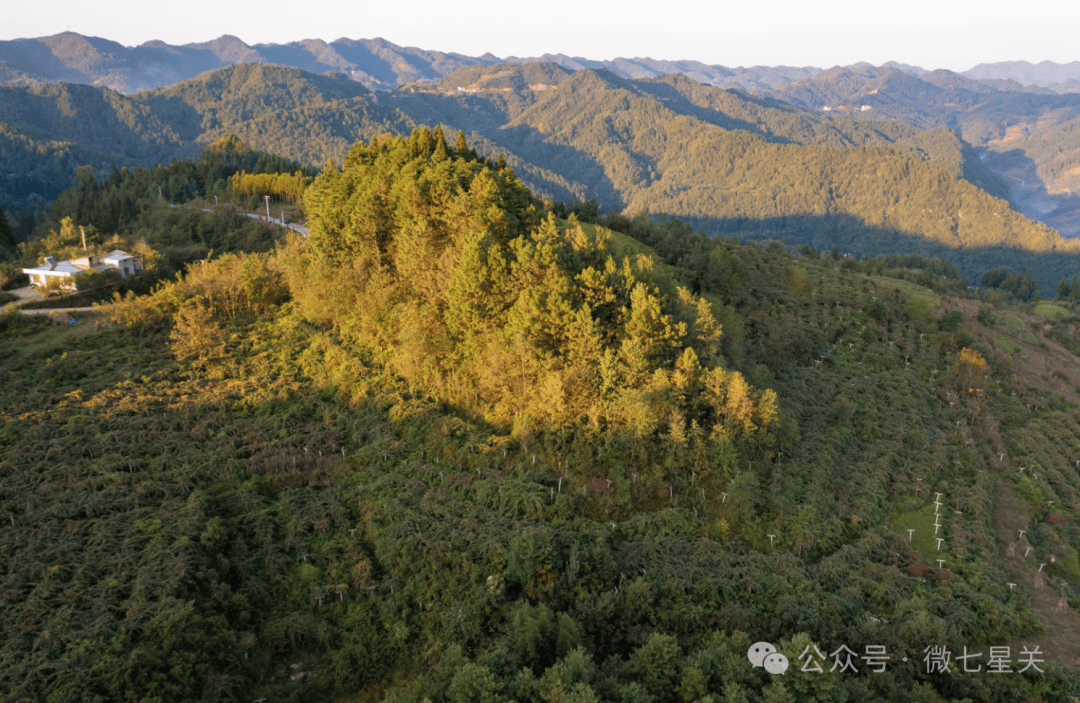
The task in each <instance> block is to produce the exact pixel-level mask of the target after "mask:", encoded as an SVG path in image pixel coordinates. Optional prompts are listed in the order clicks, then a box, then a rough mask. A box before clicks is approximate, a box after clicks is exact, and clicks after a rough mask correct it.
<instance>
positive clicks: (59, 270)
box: [23, 261, 83, 276]
mask: <svg viewBox="0 0 1080 703" xmlns="http://www.w3.org/2000/svg"><path fill="white" fill-rule="evenodd" d="M82 272H83V269H81V268H79V267H78V266H75V265H74V264H72V263H71V262H70V261H58V262H56V263H54V264H42V265H41V266H36V267H34V268H32V269H23V273H29V274H35V273H43V274H45V275H46V276H74V275H76V274H79V273H82Z"/></svg>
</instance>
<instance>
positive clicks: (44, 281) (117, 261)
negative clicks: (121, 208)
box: [23, 249, 143, 290]
mask: <svg viewBox="0 0 1080 703" xmlns="http://www.w3.org/2000/svg"><path fill="white" fill-rule="evenodd" d="M142 267H143V266H142V259H140V258H139V257H137V256H132V255H131V254H129V253H127V252H126V251H120V250H119V249H114V250H113V251H110V252H109V253H108V254H106V255H105V256H97V255H96V254H89V255H87V256H84V257H82V258H79V259H70V260H68V261H60V262H57V261H54V260H53V257H51V256H46V257H45V263H44V264H42V265H41V266H37V267H35V268H32V269H23V273H25V274H27V275H28V276H30V284H31V285H34V286H46V285H48V283H49V281H50V280H57V281H58V283H57V284H56V285H58V286H59V287H60V288H66V289H68V290H74V288H75V276H78V275H79V274H81V273H85V272H86V271H90V270H94V271H118V272H119V273H120V275H121V276H128V275H132V274H135V273H137V272H138V271H142Z"/></svg>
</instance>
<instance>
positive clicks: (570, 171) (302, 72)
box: [0, 33, 1080, 290]
mask: <svg viewBox="0 0 1080 703" xmlns="http://www.w3.org/2000/svg"><path fill="white" fill-rule="evenodd" d="M13 47H14V48H13ZM35 47H36V48H35ZM320 47H321V48H320ZM16 50H18V51H16ZM19 51H21V52H22V53H21V54H18V52H19ZM34 51H38V52H39V54H41V56H39V57H38V58H37V59H34V60H33V61H31V59H32V58H33V56H32V54H33V52H34ZM5 52H6V53H5ZM80 52H81V53H80ZM16 54H18V57H21V58H18V57H16V58H12V57H13V56H15V55H16ZM45 54H47V55H48V56H52V57H53V59H52V63H49V61H47V60H45V58H42V56H44V55H45ZM78 56H81V57H82V58H78ZM58 57H63V58H62V59H61V58H58ZM154 57H157V58H154ZM162 57H165V58H162ZM304 57H307V58H304ZM0 58H2V60H4V61H5V62H6V63H5V65H6V66H7V67H8V68H7V75H8V77H9V79H13V78H12V77H13V76H14V79H18V76H17V75H16V73H18V71H22V73H21V74H20V75H21V76H22V79H19V80H24V82H34V81H35V80H38V81H39V82H40V80H39V79H34V80H30V77H31V72H30V68H33V67H34V66H37V67H42V66H51V67H52V68H50V69H49V70H51V71H52V73H51V74H49V75H51V76H53V78H55V79H64V81H65V82H61V83H53V84H48V85H36V86H29V85H28V86H8V87H3V88H0V201H2V202H3V203H6V205H5V207H6V208H8V209H11V208H14V209H21V210H29V209H32V208H34V207H41V206H44V205H46V204H47V203H48V202H49V201H50V200H51V199H52V198H53V197H55V196H56V195H57V194H58V193H59V192H60V191H61V190H63V189H64V188H66V187H68V186H69V185H70V184H71V182H72V178H73V176H74V173H75V169H76V167H77V166H81V165H89V166H91V167H92V168H93V169H94V171H95V172H96V173H97V174H98V175H99V176H101V177H104V176H105V175H107V174H108V173H109V171H110V170H111V169H113V168H115V167H124V166H126V167H135V166H138V165H151V164H153V163H161V162H168V161H169V160H170V159H173V158H180V159H183V158H188V157H191V156H194V155H196V154H197V153H198V152H199V151H201V149H202V148H203V147H204V146H205V145H206V144H208V143H210V142H212V141H214V140H216V139H218V138H220V137H222V136H224V135H226V134H235V135H237V136H238V137H239V138H240V139H241V140H242V141H243V142H244V143H245V144H248V145H249V146H251V147H253V148H256V149H260V150H263V151H267V152H270V153H275V154H279V155H281V156H284V157H287V158H290V159H293V160H296V161H299V162H301V163H307V164H311V165H315V166H322V165H325V164H326V163H327V162H328V161H330V160H334V161H335V162H336V163H338V164H340V163H341V160H342V158H343V157H344V155H345V153H346V152H347V151H348V149H349V148H350V146H351V145H352V144H354V143H355V142H357V141H360V140H365V141H366V140H370V139H371V138H372V137H374V136H376V135H379V134H384V133H394V134H402V133H407V132H408V131H410V130H412V129H414V128H415V127H417V126H420V125H428V126H432V127H433V126H436V125H441V126H443V128H444V131H445V132H446V133H447V134H453V133H454V132H456V131H457V130H462V131H464V132H465V134H466V136H467V138H468V141H469V144H471V145H472V146H473V147H474V148H476V149H477V151H478V152H479V153H481V154H482V155H485V156H489V157H491V158H492V159H494V158H495V157H496V156H498V155H500V154H501V155H503V157H504V159H505V161H506V163H507V164H508V165H509V166H511V167H512V168H514V169H515V170H516V171H517V172H518V174H519V176H520V177H521V179H522V181H523V182H524V183H525V184H526V185H528V186H529V187H530V188H531V189H532V190H533V192H534V193H536V194H538V195H539V196H541V197H549V198H555V199H559V200H587V199H593V200H595V201H597V204H598V205H599V206H600V207H601V208H603V209H613V210H618V211H622V212H624V213H626V214H627V215H634V214H641V213H646V212H647V213H651V214H656V215H663V216H674V217H679V218H683V219H686V220H688V221H690V222H691V223H693V224H694V225H695V226H699V227H702V228H703V229H704V230H705V231H707V232H710V233H714V234H736V235H738V236H740V237H743V238H774V239H780V240H781V241H784V242H785V243H787V244H789V245H796V246H798V245H802V244H807V245H810V246H811V247H813V248H816V249H819V250H820V249H829V248H833V247H835V248H837V249H839V250H840V251H841V252H850V253H854V254H860V255H873V254H877V253H889V252H918V253H922V254H924V255H928V256H933V255H941V256H947V257H948V258H950V259H951V260H953V261H955V262H956V263H957V265H958V266H960V268H961V270H962V271H963V272H964V273H965V274H966V275H968V277H969V280H977V279H978V277H979V275H980V274H981V272H982V271H985V270H987V269H988V268H992V267H994V266H1000V265H1009V266H1012V267H1014V268H1016V269H1017V270H1023V269H1024V268H1026V267H1029V266H1030V267H1033V269H1034V273H1033V275H1034V276H1035V278H1036V280H1037V281H1038V282H1039V283H1040V285H1041V286H1042V287H1043V289H1044V290H1046V289H1047V288H1048V287H1052V286H1053V285H1054V284H1055V283H1056V282H1057V281H1058V280H1060V279H1061V278H1062V277H1066V278H1071V276H1072V275H1074V271H1075V268H1076V266H1075V264H1074V263H1073V262H1072V260H1071V258H1066V259H1060V257H1058V258H1054V257H1055V256H1056V254H1060V253H1065V252H1071V251H1072V249H1073V248H1074V246H1075V244H1074V243H1073V242H1071V241H1070V240H1069V239H1068V237H1075V236H1077V235H1080V199H1078V198H1076V197H1075V196H1074V195H1073V194H1072V191H1073V190H1075V189H1076V188H1080V94H1059V93H1057V92H1054V91H1053V90H1050V89H1048V88H1046V87H1038V86H1035V87H1032V86H1022V85H1020V84H1019V83H1018V82H1016V81H1015V80H1013V79H1010V78H1005V77H1003V76H1004V75H1005V73H1001V74H999V75H998V76H997V77H995V78H986V79H983V80H976V79H973V78H969V77H965V76H963V75H960V74H956V73H953V72H950V71H923V70H922V69H918V68H915V67H911V66H901V65H890V66H883V67H874V66H870V65H868V64H863V65H858V66H854V67H851V68H840V67H838V68H834V69H830V70H828V71H818V70H817V69H790V70H789V69H739V71H742V73H740V74H739V75H741V76H742V77H743V78H746V80H747V81H749V80H750V79H749V78H747V77H748V76H750V75H751V73H752V74H753V75H754V76H756V78H754V79H753V80H754V81H756V83H755V85H757V86H758V87H757V88H756V89H755V90H754V91H753V92H748V91H746V90H743V89H740V88H730V87H728V88H722V87H718V86H716V85H712V83H717V82H722V79H724V80H726V79H725V78H724V75H721V74H722V71H721V70H720V68H721V67H709V66H705V65H704V64H700V65H699V64H691V63H687V62H674V63H673V62H656V61H652V60H651V59H650V60H645V59H642V60H634V61H622V62H621V63H620V62H619V61H616V62H612V65H611V67H610V68H609V67H607V66H606V65H600V64H595V65H593V64H590V63H589V62H585V61H584V60H579V59H570V58H568V57H549V58H552V59H554V60H552V61H546V62H540V61H529V60H525V59H513V60H508V61H505V62H498V59H497V58H496V57H494V56H490V55H486V56H484V57H481V58H479V59H473V58H470V57H466V56H461V55H455V54H442V53H437V52H422V51H420V50H416V49H401V48H400V47H395V46H394V45H392V44H389V43H388V42H384V41H382V40H372V41H366V40H365V41H359V42H351V41H349V40H341V41H338V42H334V43H332V44H326V43H322V42H304V43H302V44H290V45H277V46H258V47H249V46H247V45H246V44H243V42H240V41H239V40H238V39H235V38H233V37H223V38H221V39H219V40H216V41H215V42H210V43H208V44H202V45H189V46H186V47H169V46H167V45H164V44H160V43H159V44H148V45H144V46H143V47H138V48H136V49H130V50H129V49H126V48H125V47H122V46H120V45H119V44H116V43H114V42H108V41H106V40H97V39H87V38H84V37H80V36H79V35H75V34H70V33H69V34H64V35H57V37H50V38H46V39H42V40H20V41H17V42H8V43H6V44H4V45H3V46H2V47H0ZM16 59H18V60H16ZM166 59H167V60H166ZM301 59H303V60H302V61H301ZM19 61H22V63H19ZM162 62H164V63H162ZM170 62H171V63H170ZM290 62H291V63H294V64H295V63H301V64H303V65H304V66H305V67H306V68H303V69H301V68H296V67H289V66H284V65H281V64H283V63H290ZM350 62H351V63H350ZM226 63H235V65H227V66H225V67H224V68H216V69H214V70H204V72H202V73H200V74H199V75H198V76H197V77H195V78H189V79H187V80H182V81H180V82H178V83H175V84H173V85H169V86H166V87H158V88H154V89H151V90H143V91H140V92H137V93H134V94H130V95H125V94H124V93H122V92H117V90H115V89H114V88H110V87H106V86H104V85H99V86H89V85H84V84H80V81H86V80H90V79H91V78H93V76H98V77H97V78H94V80H97V81H98V82H102V83H104V82H108V81H110V80H115V81H120V79H121V78H122V77H123V76H127V75H135V74H133V73H131V71H142V73H140V74H139V75H142V76H143V78H142V79H140V80H144V81H145V82H152V81H151V78H153V77H154V76H156V78H154V80H160V81H161V82H168V81H169V80H172V77H176V76H182V75H184V72H185V71H189V70H195V69H196V68H202V69H206V68H213V67H214V66H215V65H217V64H226ZM166 64H168V65H169V66H172V68H170V69H169V71H171V73H169V72H168V71H166V70H165V69H164V68H162V66H165V65H166ZM13 66H14V67H16V68H12V67H13ZM19 66H21V67H22V68H18V67H19ZM356 67H363V68H362V69H361V68H356ZM1013 68H1016V67H1015V66H1014V67H1013ZM1020 68H1024V67H1022V66H1021V67H1020ZM1044 68H1045V67H1044ZM24 69H25V70H24ZM34 70H36V71H37V72H38V73H37V75H44V71H45V69H44V68H37V69H34ZM724 70H725V71H727V69H724ZM979 70H981V71H983V72H984V73H985V71H986V70H987V69H986V67H979ZM1017 70H1019V69H1017ZM1025 70H1027V69H1025ZM1062 70H1071V69H1069V67H1064V68H1063V69H1062ZM648 72H652V73H651V74H648ZM661 73H662V74H663V75H658V74H661ZM728 73H731V71H729V72H728ZM1006 73H1007V72H1006ZM320 74H322V75H320ZM633 74H648V75H644V76H640V75H639V76H637V77H634V75H633ZM725 75H727V74H725ZM732 75H734V74H732ZM1029 75H1030V76H1042V77H1044V78H1045V76H1053V75H1056V76H1060V75H1062V74H1061V73H1060V72H1058V73H1056V74H1054V73H1051V72H1049V71H1048V70H1042V69H1040V71H1030V70H1029ZM108 76H112V78H108ZM727 77H728V78H730V75H728V76H727ZM41 80H43V79H41ZM125 80H126V79H125ZM740 80H742V79H740ZM404 81H410V82H407V83H405V84H404V85H401V86H400V87H395V86H397V85H398V83H401V82H404ZM365 83H366V84H367V86H371V87H374V88H380V89H379V90H374V91H373V90H371V89H369V87H367V86H366V85H365ZM762 86H764V87H762ZM115 87H130V85H129V84H128V83H123V85H121V84H120V83H115ZM387 87H390V88H394V89H393V90H382V89H381V88H387ZM1006 200H1008V201H1009V202H1005V201H1006ZM1039 223H1042V224H1039ZM1045 225H1049V227H1047V226H1045ZM1051 228H1054V229H1056V230H1058V231H1056V232H1055V231H1054V229H1051ZM1059 233H1060V234H1063V235H1065V237H1066V238H1065V239H1063V238H1062V237H1061V236H1059ZM994 248H996V249H994ZM1047 256H1049V257H1050V259H1052V260H1053V261H1052V263H1047V261H1048V259H1047V258H1046V257H1047ZM1033 257H1034V258H1033Z"/></svg>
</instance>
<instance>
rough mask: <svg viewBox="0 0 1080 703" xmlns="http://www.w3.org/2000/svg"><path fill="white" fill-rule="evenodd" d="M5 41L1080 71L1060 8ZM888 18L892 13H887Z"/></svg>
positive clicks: (684, 0) (19, 0)
mask: <svg viewBox="0 0 1080 703" xmlns="http://www.w3.org/2000/svg"><path fill="white" fill-rule="evenodd" d="M12 5H13V6H9V7H6V8H5V11H4V19H3V20H2V21H0V39H3V40H8V39H15V38H21V37H22V38H25V37H39V36H47V35H51V34H57V33H60V32H64V31H68V30H70V31H73V32H78V33H79V34H83V35H87V36H99V37H104V38H106V39H112V40H114V41H117V42H119V43H121V44H124V45H126V46H136V45H138V44H142V43H144V42H146V41H150V40H152V39H160V40H162V41H165V42H167V43H169V44H187V43H193V42H204V41H209V40H212V39H215V38H217V37H219V36H221V35H222V34H232V35H235V36H237V37H239V38H240V39H241V40H243V41H244V42H246V43H247V44H252V45H253V44H259V43H286V42H290V41H299V40H302V39H323V40H325V41H333V40H334V39H338V38H341V37H348V38H351V39H371V38H375V37H383V38H384V39H387V40H388V41H391V42H393V43H395V44H398V45H401V46H417V47H420V48H422V49H429V50H438V51H445V52H457V53H461V54H466V55H469V56H480V55H482V54H484V53H486V52H491V53H493V54H495V55H496V56H499V57H509V56H536V55H539V54H543V53H552V54H556V53H564V54H568V55H570V56H582V57H585V58H588V59H594V60H605V59H613V58H616V57H620V56H622V57H627V58H633V57H641V56H648V57H651V58H654V59H668V60H682V59H690V60H697V61H701V62H704V63H708V64H721V65H724V66H753V65H769V66H777V65H787V66H818V67H821V68H829V67H831V66H835V65H850V64H853V63H857V62H860V61H867V62H869V63H872V64H874V65H880V64H882V63H885V62H886V61H898V62H900V63H906V64H912V65H916V66H921V67H923V68H926V69H934V68H948V69H951V70H954V71H964V70H967V69H969V68H971V67H973V66H975V65H976V64H979V63H990V62H996V61H1018V60H1024V61H1030V62H1032V63H1039V62H1040V61H1044V60H1050V61H1055V62H1057V63H1069V62H1072V61H1077V60H1080V43H1078V42H1077V41H1076V37H1077V36H1080V9H1078V8H1080V5H1074V6H1073V7H1072V8H1070V9H1065V8H1066V7H1068V6H1069V5H1073V4H1072V3H1060V2H1057V1H1055V0H1031V1H1030V2H1028V3H1018V2H1015V0H1010V1H1009V2H1004V1H1002V0H987V1H986V2H981V3H973V2H955V1H953V0H906V1H905V2H896V3H887V4H886V3H875V2H867V1H866V0H829V1H828V2H826V3H824V4H818V3H808V2H793V1H792V0H754V1H751V2H746V1H745V0H743V1H742V2H738V3H728V2H715V1H712V2H710V1H706V0H670V1H668V2H664V3H660V2H657V1H656V0H650V1H649V2H645V1H644V0H626V1H625V2H622V3H620V4H617V5H616V4H613V3H609V2H605V3H602V4H601V3H596V2H588V1H584V2H583V1H581V0H549V1H548V2H544V3H510V2H506V1H505V0H500V1H499V2H496V1H495V0H467V1H465V2H445V1H443V2H431V1H430V0H415V1H413V2H399V3H383V2H380V3H357V4H355V5H353V4H351V3H342V2H340V1H339V0H304V1H302V2H300V3H296V2H288V3H286V2H281V1H280V0H266V1H265V2H260V3H247V2H221V1H220V0H213V1H211V0H186V1H185V2H159V3H147V2H145V1H136V0H103V1H102V2H98V3H86V2H74V0H61V1H59V2H52V3H37V2H29V1H28V0H15V2H14V3H12ZM886 5H888V6H886Z"/></svg>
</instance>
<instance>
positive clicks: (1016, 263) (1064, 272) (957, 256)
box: [650, 212, 1080, 298]
mask: <svg viewBox="0 0 1080 703" xmlns="http://www.w3.org/2000/svg"><path fill="white" fill-rule="evenodd" d="M650 214H651V215H654V216H660V217H677V218H679V219H680V220H683V221H684V222H686V223H688V224H690V225H691V226H692V227H694V228H700V229H702V230H703V231H704V232H705V233H706V234H708V235H712V236H720V237H732V236H734V237H738V238H739V239H740V240H741V241H743V242H759V243H764V242H770V241H778V242H780V243H782V244H784V245H785V246H787V247H789V248H798V247H801V246H803V245H808V246H810V247H811V248H813V249H816V250H817V251H821V252H827V251H830V250H832V249H836V250H837V252H838V253H840V254H841V255H842V256H854V257H856V258H869V257H874V256H878V255H882V254H916V255H919V256H923V257H927V258H931V257H935V256H936V257H939V258H941V259H945V260H946V261H951V262H952V263H953V264H955V265H956V267H957V268H958V269H960V271H961V273H963V274H964V275H965V276H966V277H967V279H968V282H969V284H970V285H973V286H977V285H978V282H979V278H980V277H981V276H982V274H983V273H985V272H986V271H989V270H990V269H994V268H998V267H1001V266H1008V267H1009V268H1011V269H1013V270H1014V271H1016V272H1018V273H1023V272H1024V270H1025V269H1031V277H1032V280H1033V281H1034V282H1035V283H1036V285H1038V286H1039V290H1040V291H1041V293H1042V295H1043V297H1044V298H1046V297H1053V295H1054V290H1055V288H1056V286H1057V284H1058V282H1059V281H1061V280H1062V279H1065V280H1072V278H1073V277H1074V276H1075V275H1076V271H1077V270H1078V269H1080V252H1057V251H1046V252H1034V251H1027V250H1024V249H1019V248H1016V247H1010V246H1001V245H994V246H982V247H974V246H973V247H971V248H963V249H961V248H956V247H950V246H946V245H944V244H941V243H939V242H935V241H932V240H929V239H926V238H924V237H921V236H919V235H917V234H911V233H905V232H899V231H896V230H891V229H885V228H881V227H874V226H872V225H867V224H866V223H865V222H864V221H863V220H862V219H861V218H858V217H855V216H854V215H847V214H836V215H788V216H781V217H767V218H753V217H731V218H719V217H717V218H713V217H687V216H684V215H681V214H678V213H665V212H652V213H650Z"/></svg>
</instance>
